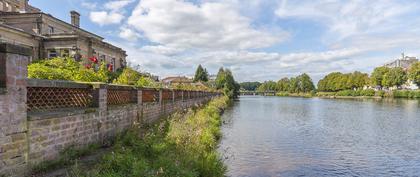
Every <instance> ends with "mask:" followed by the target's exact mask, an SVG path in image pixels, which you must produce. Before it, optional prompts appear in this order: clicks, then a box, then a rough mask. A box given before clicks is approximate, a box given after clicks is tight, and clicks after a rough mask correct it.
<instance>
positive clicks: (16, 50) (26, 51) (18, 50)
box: [0, 43, 32, 56]
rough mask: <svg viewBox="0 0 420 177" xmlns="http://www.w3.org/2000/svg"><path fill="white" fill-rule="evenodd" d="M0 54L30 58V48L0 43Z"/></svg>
mask: <svg viewBox="0 0 420 177" xmlns="http://www.w3.org/2000/svg"><path fill="white" fill-rule="evenodd" d="M0 53H12V54H18V55H24V56H32V50H31V49H30V48H27V47H22V46H19V45H14V44H9V43H0Z"/></svg>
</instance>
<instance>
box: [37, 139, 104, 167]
mask: <svg viewBox="0 0 420 177" xmlns="http://www.w3.org/2000/svg"><path fill="white" fill-rule="evenodd" d="M99 148H101V146H100V145H99V144H90V145H88V146H86V147H83V148H76V147H68V148H66V149H64V150H63V151H62V152H60V156H59V157H58V158H57V159H55V160H49V161H44V162H41V163H39V164H36V165H34V166H33V168H32V174H43V173H46V172H49V171H53V170H56V169H59V168H62V167H65V166H69V165H73V164H75V163H76V162H77V160H78V159H79V158H80V157H82V156H86V155H89V154H92V153H93V152H95V151H96V150H97V149H99Z"/></svg>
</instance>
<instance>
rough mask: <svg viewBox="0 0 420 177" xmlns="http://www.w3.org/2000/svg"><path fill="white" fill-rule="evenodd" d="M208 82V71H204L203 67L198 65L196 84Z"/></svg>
mask: <svg viewBox="0 0 420 177" xmlns="http://www.w3.org/2000/svg"><path fill="white" fill-rule="evenodd" d="M208 80H209V74H208V72H207V69H204V68H203V67H202V66H201V65H198V67H197V70H196V71H195V76H194V82H198V81H203V82H207V81H208Z"/></svg>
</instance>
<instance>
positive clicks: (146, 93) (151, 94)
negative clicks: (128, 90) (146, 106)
mask: <svg viewBox="0 0 420 177" xmlns="http://www.w3.org/2000/svg"><path fill="white" fill-rule="evenodd" d="M142 101H143V103H148V102H159V91H157V90H142Z"/></svg>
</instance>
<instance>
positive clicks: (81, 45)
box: [0, 0, 127, 71]
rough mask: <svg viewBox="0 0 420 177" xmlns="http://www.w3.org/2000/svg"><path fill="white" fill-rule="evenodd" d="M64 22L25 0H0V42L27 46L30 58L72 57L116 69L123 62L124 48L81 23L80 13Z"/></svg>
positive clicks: (85, 62)
mask: <svg viewBox="0 0 420 177" xmlns="http://www.w3.org/2000/svg"><path fill="white" fill-rule="evenodd" d="M70 19H71V23H68V22H65V21H63V20H60V19H58V18H55V17H54V16H52V15H50V14H46V13H44V12H42V11H41V10H40V9H37V8H35V7H32V6H31V5H29V4H28V0H0V42H7V43H12V44H17V45H22V46H25V47H29V48H31V49H32V50H33V56H32V58H31V60H38V59H45V58H54V57H72V58H74V59H75V60H77V61H81V62H82V63H83V64H85V65H89V64H92V63H95V62H97V63H99V62H105V63H106V64H107V65H108V66H110V67H108V68H111V69H112V70H113V71H115V70H116V69H118V68H123V67H125V66H126V57H127V55H126V52H125V51H124V50H123V49H121V48H119V47H116V46H114V45H112V44H109V43H107V42H104V41H103V39H104V38H103V37H101V36H98V35H97V34H94V33H92V32H89V31H86V30H84V29H82V28H81V27H80V14H79V13H78V12H76V11H71V12H70Z"/></svg>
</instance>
